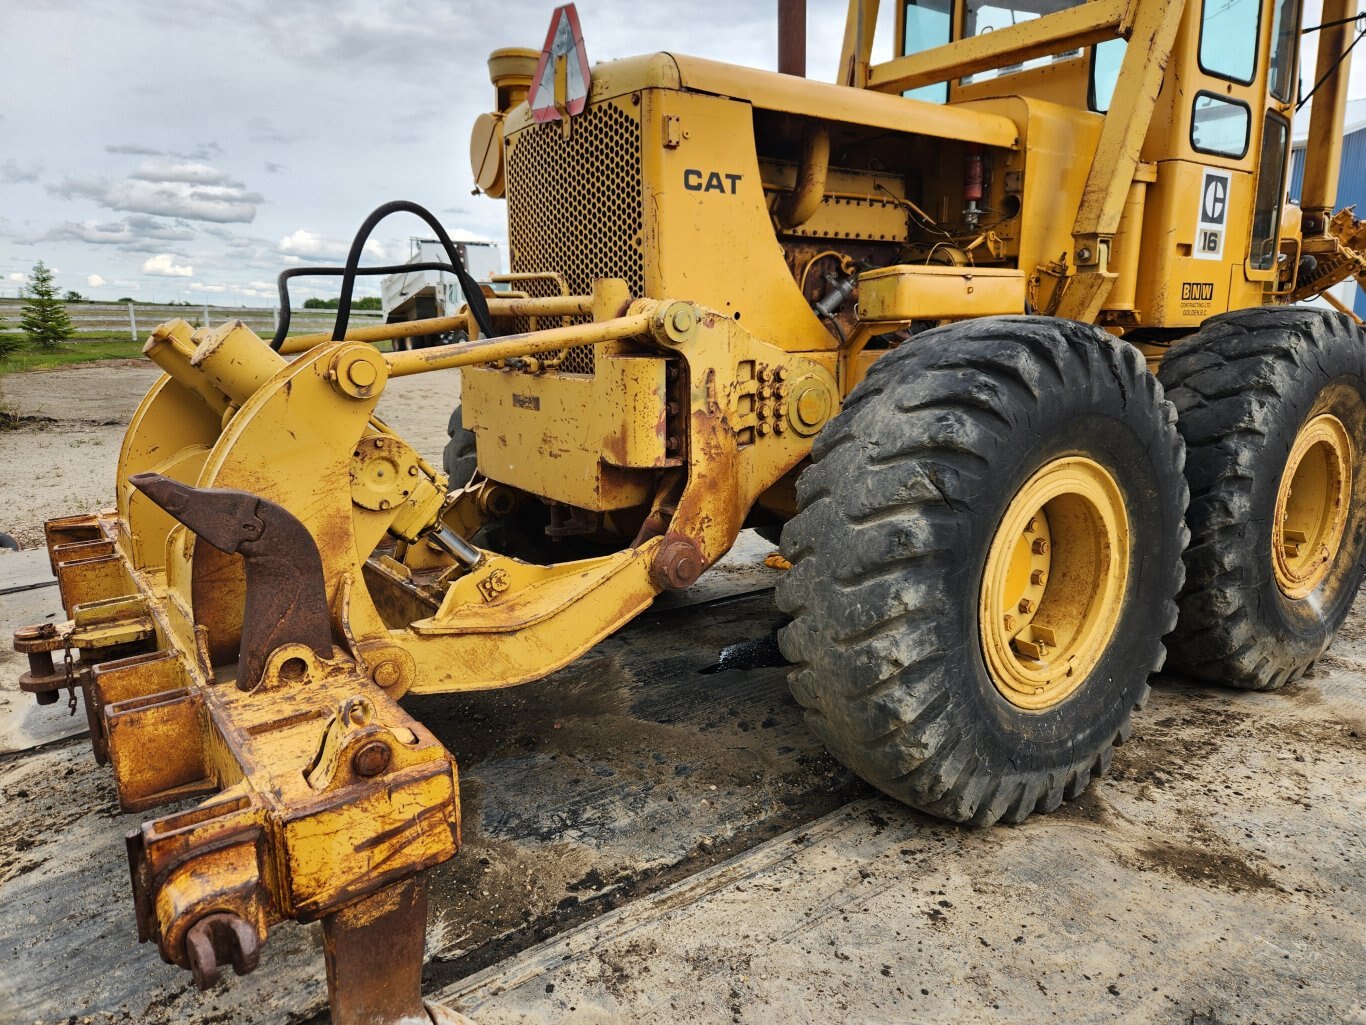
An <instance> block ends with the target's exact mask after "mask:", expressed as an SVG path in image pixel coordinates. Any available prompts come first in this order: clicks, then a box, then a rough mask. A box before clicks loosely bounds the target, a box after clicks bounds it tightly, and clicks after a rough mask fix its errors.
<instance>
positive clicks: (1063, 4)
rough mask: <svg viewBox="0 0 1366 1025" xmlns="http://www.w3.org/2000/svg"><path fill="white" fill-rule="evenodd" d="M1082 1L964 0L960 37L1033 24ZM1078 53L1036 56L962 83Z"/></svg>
mask: <svg viewBox="0 0 1366 1025" xmlns="http://www.w3.org/2000/svg"><path fill="white" fill-rule="evenodd" d="M1085 2H1086V0H967V2H966V3H965V4H964V5H963V38H965V39H966V38H967V37H969V36H980V35H985V34H986V33H988V32H995V31H996V30H997V29H1002V28H1009V27H1010V26H1012V25H1019V24H1021V23H1023V22H1026V21H1033V20H1034V19H1035V18H1040V17H1042V16H1043V15H1045V14H1054V13H1056V12H1058V11H1065V10H1067V9H1068V8H1069V7H1080V6H1081V5H1082V4H1083V3H1085ZM1080 53H1081V51H1080V50H1069V51H1068V52H1067V53H1059V54H1054V55H1052V56H1050V57H1036V58H1034V59H1033V60H1028V61H1025V62H1024V63H1022V64H1011V65H1009V66H1008V67H1004V68H999V69H993V70H990V71H980V72H978V73H977V74H975V75H969V76H967V77H965V78H964V79H963V84H964V85H968V84H970V83H972V82H985V81H986V80H987V79H990V78H995V77H996V76H997V75H1008V74H1010V73H1011V72H1012V71H1022V70H1024V69H1025V68H1039V67H1043V66H1044V65H1045V64H1049V63H1053V62H1055V61H1064V60H1069V59H1071V58H1073V57H1076V56H1079V55H1080Z"/></svg>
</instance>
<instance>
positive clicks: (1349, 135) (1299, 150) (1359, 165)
mask: <svg viewBox="0 0 1366 1025" xmlns="http://www.w3.org/2000/svg"><path fill="white" fill-rule="evenodd" d="M1307 115H1308V111H1307V110H1306V111H1305V116H1302V117H1300V118H1298V119H1297V120H1296V123H1295V137H1294V142H1293V143H1292V150H1291V157H1290V198H1291V200H1293V201H1294V202H1296V203H1298V202H1299V201H1300V189H1301V187H1302V186H1303V184H1304V147H1305V136H1306V135H1308V133H1309V118H1308V116H1307ZM1343 127H1344V133H1345V136H1346V138H1344V140H1343V143H1342V172H1341V174H1342V177H1341V180H1340V181H1339V183H1338V202H1337V206H1338V209H1342V208H1343V207H1345V206H1352V205H1355V206H1356V208H1357V211H1356V212H1357V216H1358V217H1366V99H1362V100H1352V101H1351V102H1349V103H1348V104H1347V116H1346V117H1345V118H1344V126H1343ZM1346 288H1347V293H1346V294H1343V293H1342V292H1339V291H1338V290H1337V289H1334V290H1333V291H1334V293H1335V294H1336V295H1337V296H1338V298H1339V299H1342V300H1343V301H1344V302H1348V303H1350V305H1351V307H1352V309H1353V310H1355V311H1356V315H1357V316H1358V317H1363V318H1366V292H1363V291H1362V290H1361V289H1360V288H1356V287H1355V286H1354V285H1351V284H1350V283H1348V284H1347V286H1346ZM1352 293H1355V294H1354V295H1353V294H1352Z"/></svg>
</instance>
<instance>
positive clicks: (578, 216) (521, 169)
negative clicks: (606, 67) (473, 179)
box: [507, 101, 645, 374]
mask: <svg viewBox="0 0 1366 1025" xmlns="http://www.w3.org/2000/svg"><path fill="white" fill-rule="evenodd" d="M627 102H629V101H627ZM640 134H641V129H640V121H639V118H638V116H637V114H636V113H635V111H634V110H633V109H632V110H628V109H627V108H626V107H624V106H621V105H618V103H617V102H615V101H609V102H606V103H601V104H599V105H597V106H595V107H592V108H590V109H589V110H586V111H585V112H584V113H583V114H582V115H580V116H579V117H576V118H574V123H573V132H572V134H571V135H570V136H569V138H567V139H566V138H565V137H564V133H563V131H562V130H561V127H560V124H559V123H558V122H551V123H550V124H547V125H542V126H537V127H534V128H527V129H525V130H523V131H521V132H518V133H517V134H516V135H515V136H514V137H513V139H512V145H511V147H509V153H508V164H507V177H508V189H507V196H508V241H509V243H510V246H511V264H512V270H513V271H514V272H530V271H559V272H560V273H561V274H563V275H564V277H565V280H566V281H567V282H568V283H569V289H570V291H571V292H573V293H574V294H575V295H587V294H588V293H589V292H590V291H591V290H592V287H593V279H594V278H622V279H624V280H625V281H626V283H627V285H628V286H629V287H630V289H631V294H632V295H633V296H641V295H644V294H645V260H644V257H643V256H642V254H641V244H642V241H643V240H642V221H641V218H642V209H643V204H642V201H641V186H640ZM588 319H589V318H587V317H579V318H575V322H576V323H577V322H583V321H585V320H588ZM525 329H526V325H525V324H524V323H522V324H518V325H516V326H515V328H514V330H519V331H521V330H525ZM560 369H561V370H562V371H564V372H566V373H579V374H591V373H592V372H593V348H592V346H580V347H577V348H574V349H571V350H570V351H569V353H568V355H567V356H566V357H565V360H564V362H563V363H562V364H561V367H560Z"/></svg>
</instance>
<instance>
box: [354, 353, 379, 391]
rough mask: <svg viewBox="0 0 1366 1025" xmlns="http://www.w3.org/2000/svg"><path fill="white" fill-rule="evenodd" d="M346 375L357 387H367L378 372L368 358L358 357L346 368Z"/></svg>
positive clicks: (376, 376) (372, 382)
mask: <svg viewBox="0 0 1366 1025" xmlns="http://www.w3.org/2000/svg"><path fill="white" fill-rule="evenodd" d="M346 376H347V379H348V380H350V382H351V383H352V384H354V385H355V386H356V387H357V388H369V387H370V386H371V385H372V384H374V383H375V379H376V378H378V377H379V374H378V373H376V371H375V368H374V366H373V365H372V364H371V363H370V362H369V361H368V360H363V359H358V360H355V361H354V362H352V363H351V365H350V366H348V367H347V368H346Z"/></svg>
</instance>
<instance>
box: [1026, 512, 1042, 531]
mask: <svg viewBox="0 0 1366 1025" xmlns="http://www.w3.org/2000/svg"><path fill="white" fill-rule="evenodd" d="M1038 529H1039V520H1038V517H1037V516H1031V517H1029V522H1028V523H1026V524H1025V533H1026V534H1032V533H1034V531H1036V530H1038Z"/></svg>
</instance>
